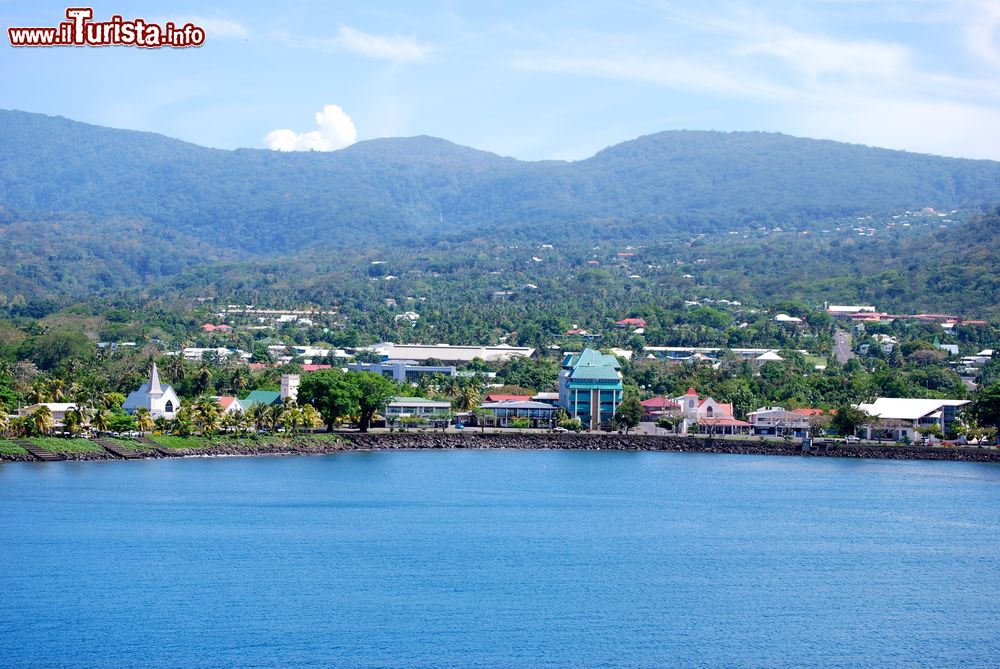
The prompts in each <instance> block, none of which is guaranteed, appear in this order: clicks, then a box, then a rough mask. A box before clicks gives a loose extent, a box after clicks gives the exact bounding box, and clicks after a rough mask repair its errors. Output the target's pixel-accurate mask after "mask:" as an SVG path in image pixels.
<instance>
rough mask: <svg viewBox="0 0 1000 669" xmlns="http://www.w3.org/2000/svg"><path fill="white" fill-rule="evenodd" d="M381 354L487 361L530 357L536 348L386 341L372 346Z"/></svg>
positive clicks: (462, 360) (404, 358)
mask: <svg viewBox="0 0 1000 669" xmlns="http://www.w3.org/2000/svg"><path fill="white" fill-rule="evenodd" d="M371 350H373V351H375V352H376V353H378V354H379V355H384V356H385V357H386V358H387V359H389V360H417V361H420V362H423V361H425V360H428V359H430V358H437V359H438V360H447V361H453V362H472V361H473V360H475V359H476V358H479V359H481V360H485V361H487V362H491V361H500V360H506V359H508V358H518V357H530V356H532V355H534V354H535V349H533V348H528V347H526V346H508V345H506V344H501V345H500V346H449V345H448V344H432V345H425V344H393V343H392V342H384V343H381V344H376V345H375V346H372V347H371Z"/></svg>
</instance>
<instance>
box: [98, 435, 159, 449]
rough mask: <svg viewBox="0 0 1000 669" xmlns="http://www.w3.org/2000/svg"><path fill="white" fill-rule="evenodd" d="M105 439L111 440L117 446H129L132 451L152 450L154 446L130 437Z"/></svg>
mask: <svg viewBox="0 0 1000 669" xmlns="http://www.w3.org/2000/svg"><path fill="white" fill-rule="evenodd" d="M104 441H110V442H111V443H112V444H114V445H115V446H121V447H122V448H127V449H129V450H130V451H151V450H153V447H152V446H150V445H149V444H144V443H143V442H141V441H137V440H136V439H130V438H129V437H104Z"/></svg>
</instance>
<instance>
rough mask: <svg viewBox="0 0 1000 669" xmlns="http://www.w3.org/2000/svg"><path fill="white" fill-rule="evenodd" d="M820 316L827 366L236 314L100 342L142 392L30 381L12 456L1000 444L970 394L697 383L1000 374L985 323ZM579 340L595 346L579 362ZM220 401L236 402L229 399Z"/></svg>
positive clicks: (315, 315)
mask: <svg viewBox="0 0 1000 669" xmlns="http://www.w3.org/2000/svg"><path fill="white" fill-rule="evenodd" d="M739 306H740V305H739V304H736V305H733V308H736V307H739ZM688 308H689V309H690V308H700V305H698V306H694V305H692V306H691V307H688ZM817 313H818V314H819V316H816V315H813V316H812V318H813V319H814V320H816V321H820V322H823V323H825V324H827V329H828V330H829V331H832V332H833V334H834V336H833V346H832V347H831V349H830V351H829V354H828V355H826V356H821V355H818V354H816V353H815V352H813V351H810V350H807V349H794V348H786V347H770V348H769V347H759V346H758V347H732V348H730V347H724V346H658V345H644V342H642V339H641V337H642V335H643V334H644V333H645V332H646V329H647V328H648V327H649V326H650V322H649V321H648V320H647V319H646V318H644V317H642V316H625V317H622V318H620V319H618V320H617V321H615V322H613V323H612V324H611V326H612V332H613V333H614V334H616V335H617V336H618V338H617V339H614V338H612V337H608V339H612V341H630V342H631V343H632V348H627V347H624V346H610V347H608V348H602V347H601V346H600V344H601V343H602V341H601V340H602V338H603V336H601V335H594V334H591V333H589V332H587V331H586V330H583V329H581V328H567V330H566V331H565V333H564V334H563V335H562V336H556V337H554V338H553V341H554V342H558V343H553V344H550V345H548V346H545V347H544V348H542V349H538V348H535V347H531V346H521V345H515V344H509V343H506V342H503V343H499V344H495V345H451V344H443V343H435V344H411V343H403V344H397V343H392V342H382V343H378V344H373V345H368V346H354V347H350V346H343V347H334V346H331V345H329V344H328V343H324V342H310V341H308V340H304V339H303V337H302V334H303V333H304V332H309V331H312V330H313V329H314V328H316V326H317V323H326V324H332V323H335V322H336V319H337V318H338V312H337V310H335V309H330V310H309V309H301V310H281V309H266V308H257V307H250V306H245V307H240V306H236V305H229V306H228V307H226V308H225V309H223V310H221V311H220V312H218V313H217V314H215V317H214V322H205V323H202V324H200V325H199V326H197V328H196V330H195V334H194V335H193V336H194V338H195V339H196V340H198V342H200V345H195V346H185V347H182V348H179V349H176V350H166V351H162V350H160V352H159V353H156V352H155V351H156V350H157V348H158V347H159V345H158V344H157V343H156V342H152V343H151V342H145V343H144V344H142V345H141V346H140V345H139V343H138V342H132V341H105V342H99V343H98V344H97V345H96V350H97V351H99V352H100V355H101V356H102V359H104V360H105V361H109V362H114V361H116V360H119V359H129V360H130V361H131V362H132V363H133V364H141V360H147V361H148V366H145V367H143V369H144V370H145V375H146V376H145V379H144V380H143V382H142V383H141V384H138V385H136V386H133V387H126V388H121V389H120V390H119V389H117V388H116V389H112V390H111V391H109V392H103V393H100V394H98V395H96V396H95V395H94V394H93V392H92V390H91V391H88V390H86V389H84V388H82V387H80V386H79V385H70V384H67V383H66V382H65V381H63V380H61V379H59V378H55V377H53V376H52V375H51V374H41V373H38V372H36V373H35V375H34V376H33V378H31V380H30V382H29V383H25V384H22V385H21V386H20V389H21V394H20V395H14V392H15V389H14V388H11V389H10V391H9V392H8V395H7V397H8V398H11V399H13V398H14V397H19V398H20V399H18V400H17V402H16V404H17V406H10V404H11V402H10V401H9V400H8V402H7V404H8V408H7V409H6V410H4V411H3V412H2V413H0V433H2V434H0V436H2V439H4V440H6V441H0V454H3V455H5V456H7V457H31V456H32V454H35V455H39V454H41V455H42V457H44V452H46V451H50V452H53V453H56V454H59V455H60V456H65V457H73V456H72V454H73V453H78V454H79V453H88V452H91V453H94V452H101V451H102V450H106V448H105V447H106V446H108V445H113V448H114V449H115V451H116V452H118V451H120V449H122V448H124V449H126V451H127V450H128V449H129V448H134V449H137V450H142V449H143V448H148V447H149V446H150V445H152V446H155V447H157V448H166V447H170V446H173V447H175V448H179V449H180V448H190V447H192V446H196V445H205V444H209V443H218V442H219V440H222V441H224V440H225V439H226V438H234V439H235V438H246V437H247V436H248V435H255V436H256V437H257V438H276V437H283V438H289V437H292V438H294V437H295V435H303V434H306V433H309V434H316V433H324V432H327V431H330V432H345V431H346V432H349V431H352V430H355V431H356V430H361V431H362V432H368V431H375V432H379V431H387V432H394V431H400V432H403V431H407V430H409V431H443V432H461V431H463V430H465V431H477V430H478V431H479V432H480V433H483V432H485V431H486V430H489V431H490V432H491V433H493V434H498V433H510V432H514V433H518V434H524V433H529V432H550V433H583V434H602V433H618V434H621V433H624V434H633V435H636V436H650V437H655V436H659V437H694V436H697V437H700V438H702V439H709V440H715V439H737V440H738V439H744V440H746V439H753V440H758V441H764V442H776V441H781V442H789V441H790V440H792V441H794V443H796V444H800V445H802V447H803V448H804V449H808V448H809V445H810V444H813V443H817V444H821V443H837V442H840V443H843V444H849V443H851V442H861V441H868V442H875V443H878V444H883V443H885V444H897V445H900V446H908V445H920V446H925V447H937V448H956V447H971V446H974V447H976V448H982V449H993V448H995V446H994V442H995V441H996V425H995V424H994V423H993V422H991V421H992V420H994V419H992V418H991V416H993V415H995V414H991V413H990V411H995V409H994V408H992V407H991V406H989V405H988V402H989V401H990V400H989V399H988V398H987V399H986V401H985V402H983V401H978V402H977V401H975V400H974V399H971V398H970V397H969V394H968V393H967V392H963V393H962V395H961V396H956V397H950V396H947V395H944V394H942V393H940V392H937V393H935V392H930V393H928V392H924V393H922V394H921V395H920V396H915V397H907V396H891V395H885V394H881V395H879V394H874V395H868V396H866V397H864V398H863V399H862V401H855V402H845V401H841V402H830V401H826V402H816V403H813V404H805V403H803V402H802V401H801V398H792V399H791V400H790V401H789V400H787V398H786V399H785V400H782V398H781V397H777V396H772V397H768V396H761V395H759V394H751V395H750V396H747V395H748V393H747V391H746V388H747V386H745V385H744V386H742V387H739V386H738V387H735V388H734V389H733V386H732V385H730V386H728V388H729V389H725V390H723V393H724V394H719V395H718V396H713V393H712V392H711V391H710V390H706V389H705V388H702V387H699V385H697V384H696V383H695V382H694V381H692V379H698V378H706V379H717V378H718V377H719V376H720V375H723V374H727V373H728V374H729V376H731V377H733V378H736V379H749V380H753V379H761V378H767V377H769V376H771V375H781V374H787V373H788V369H789V368H790V367H791V368H794V369H795V370H801V372H802V373H803V374H804V375H805V376H806V378H816V379H821V380H825V379H837V378H846V372H845V369H847V368H849V367H850V366H852V365H854V366H858V365H859V364H860V363H861V362H862V361H866V360H870V361H872V362H877V361H881V360H885V359H887V358H890V357H891V356H892V355H893V354H895V355H896V356H897V357H899V356H900V355H901V350H903V349H905V350H906V355H907V356H908V358H909V359H910V360H911V361H913V360H916V361H918V363H919V364H922V365H928V364H933V365H935V366H937V367H938V368H940V369H941V370H942V373H945V371H946V372H947V373H948V374H951V375H952V376H954V377H955V378H956V379H959V378H960V379H961V382H960V383H957V385H954V386H952V387H955V388H958V389H964V390H967V391H972V390H975V389H976V388H977V381H979V380H982V379H983V378H984V373H986V374H990V373H992V372H991V371H990V370H993V369H994V368H995V367H994V366H995V359H994V355H993V350H992V349H991V348H979V347H978V346H973V347H970V346H969V345H967V344H960V343H951V342H952V341H961V340H960V339H958V338H957V337H956V336H955V332H956V329H958V330H959V331H961V330H963V329H967V328H970V327H973V328H979V327H982V326H985V325H986V323H985V322H984V321H977V320H966V319H962V318H960V317H958V316H952V315H947V314H912V315H899V314H887V313H883V312H880V311H878V310H877V309H876V308H875V307H874V306H870V305H829V304H827V305H824V306H823V308H822V311H818V312H817ZM402 318H403V319H405V320H407V321H408V322H410V321H416V320H417V319H419V314H417V313H415V312H406V313H403V314H402ZM761 318H764V319H766V320H767V321H769V322H770V323H773V324H774V326H775V327H777V328H781V329H782V330H787V331H791V332H793V333H795V336H798V337H799V338H798V339H789V340H788V341H797V342H806V345H809V346H811V345H812V344H811V343H810V339H815V338H816V335H817V333H816V332H812V330H818V328H815V327H812V328H811V327H810V323H809V318H810V316H808V315H803V316H792V315H789V314H787V313H784V312H780V311H779V312H777V313H774V314H773V315H765V316H763V317H761ZM894 323H895V324H896V325H897V326H898V325H900V324H906V327H907V328H909V327H910V326H911V325H913V326H917V327H920V328H921V330H920V331H921V332H922V333H925V334H924V335H923V336H926V333H928V332H930V333H933V335H934V336H933V339H932V340H931V342H930V345H919V346H918V345H917V344H915V343H914V342H912V341H911V342H906V341H903V342H902V343H901V341H900V340H901V339H903V336H892V335H891V334H888V333H890V332H893V330H892V327H893V324H894ZM327 331H328V330H327ZM903 332H905V330H904V331H903ZM246 333H250V334H251V335H252V336H253V337H255V338H254V339H252V341H253V342H254V345H253V346H252V347H248V348H249V349H250V350H246V349H243V348H240V347H238V346H234V345H232V344H229V345H226V344H227V342H230V341H233V340H235V339H236V338H237V337H238V336H239V335H240V334H244V335H245V334H246ZM619 333H620V334H619ZM262 335H263V336H262ZM852 335H853V337H852ZM623 336H625V337H627V338H628V339H626V340H623V339H622V337H623ZM513 338H514V339H515V340H516V334H515V335H514V337H513ZM282 339H284V341H282ZM852 339H853V340H855V341H856V343H854V345H853V346H852V345H851V344H850V343H849V342H851V341H852ZM289 340H292V341H293V342H294V343H289ZM942 340H945V341H948V342H949V343H942ZM299 342H301V343H299ZM573 342H579V343H580V344H582V346H581V348H579V349H575V350H574V349H573V348H572V344H573ZM636 342H639V343H643V345H641V346H639V345H637V344H636ZM210 344H215V345H210ZM567 344H570V345H569V346H567ZM973 349H976V350H973ZM158 363H159V366H158ZM31 365H32V363H31V362H30V361H21V362H18V363H17V364H16V365H10V364H8V368H11V369H12V371H17V370H20V372H21V373H22V374H24V372H25V371H26V370H30V366H31ZM540 370H544V371H540ZM727 370H728V372H727ZM137 371H138V370H137ZM654 373H655V374H667V375H672V376H670V377H668V378H673V381H672V386H670V385H668V386H666V387H664V384H663V383H662V382H661V383H660V384H659V385H658V386H655V384H654V383H650V382H649V380H650V379H651V378H654V377H652V376H651V375H652V374H654ZM546 374H548V375H549V376H546ZM699 374H701V375H702V377H699V376H698V375H699ZM213 376H215V377H218V378H216V380H215V382H213ZM227 376H228V380H227V381H222V378H223V377H227ZM220 381H222V382H221V383H220ZM643 381H647V382H646V383H643ZM687 382H691V385H686V383H687ZM716 385H718V384H716ZM217 388H218V389H221V388H226V389H230V390H231V391H233V392H230V393H229V394H221V393H219V394H213V393H212V390H215V389H217ZM724 388H725V387H724ZM241 390H242V392H240V391H241ZM671 391H672V392H671ZM300 438H301V437H300ZM102 444H104V445H103V446H102ZM82 457H86V456H82Z"/></svg>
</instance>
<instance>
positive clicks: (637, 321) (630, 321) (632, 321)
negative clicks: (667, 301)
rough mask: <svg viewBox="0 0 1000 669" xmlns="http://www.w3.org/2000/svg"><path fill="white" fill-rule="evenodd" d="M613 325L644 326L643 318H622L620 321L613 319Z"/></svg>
mask: <svg viewBox="0 0 1000 669" xmlns="http://www.w3.org/2000/svg"><path fill="white" fill-rule="evenodd" d="M615 326H616V327H620V328H628V327H633V328H644V327H646V319H645V318H623V319H621V320H620V321H615Z"/></svg>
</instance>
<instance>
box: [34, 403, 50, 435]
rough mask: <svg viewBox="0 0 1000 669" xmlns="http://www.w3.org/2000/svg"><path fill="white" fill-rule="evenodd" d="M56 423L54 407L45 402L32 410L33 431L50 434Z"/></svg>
mask: <svg viewBox="0 0 1000 669" xmlns="http://www.w3.org/2000/svg"><path fill="white" fill-rule="evenodd" d="M54 424H55V421H54V420H53V418H52V409H50V408H48V407H47V406H45V405H44V404H43V405H42V406H40V407H38V408H37V409H35V410H34V411H32V412H31V428H32V430H33V431H35V432H38V433H39V434H48V433H49V432H50V431H51V430H52V426H53V425H54Z"/></svg>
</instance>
